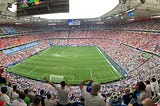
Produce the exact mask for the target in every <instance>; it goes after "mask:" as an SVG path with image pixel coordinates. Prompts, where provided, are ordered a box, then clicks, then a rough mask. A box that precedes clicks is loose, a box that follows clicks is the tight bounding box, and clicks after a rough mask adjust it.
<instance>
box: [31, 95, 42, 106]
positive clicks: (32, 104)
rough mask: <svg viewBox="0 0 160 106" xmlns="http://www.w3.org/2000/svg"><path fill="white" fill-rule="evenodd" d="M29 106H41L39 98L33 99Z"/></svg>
mask: <svg viewBox="0 0 160 106" xmlns="http://www.w3.org/2000/svg"><path fill="white" fill-rule="evenodd" d="M30 106H42V104H41V98H39V97H35V99H34V102H33V103H31V104H30Z"/></svg>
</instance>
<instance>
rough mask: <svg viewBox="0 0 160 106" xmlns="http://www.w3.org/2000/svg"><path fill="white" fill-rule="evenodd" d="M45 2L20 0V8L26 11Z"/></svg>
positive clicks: (41, 0) (46, 0)
mask: <svg viewBox="0 0 160 106" xmlns="http://www.w3.org/2000/svg"><path fill="white" fill-rule="evenodd" d="M47 2H48V0H20V8H23V9H27V8H30V7H32V6H38V5H41V4H44V3H47Z"/></svg>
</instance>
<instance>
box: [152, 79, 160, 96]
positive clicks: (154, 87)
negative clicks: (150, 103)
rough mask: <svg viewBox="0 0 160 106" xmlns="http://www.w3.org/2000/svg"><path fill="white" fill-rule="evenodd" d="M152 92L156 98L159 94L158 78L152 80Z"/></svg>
mask: <svg viewBox="0 0 160 106" xmlns="http://www.w3.org/2000/svg"><path fill="white" fill-rule="evenodd" d="M151 90H152V92H153V94H154V96H153V97H156V96H157V94H158V93H159V85H158V82H157V81H156V78H151Z"/></svg>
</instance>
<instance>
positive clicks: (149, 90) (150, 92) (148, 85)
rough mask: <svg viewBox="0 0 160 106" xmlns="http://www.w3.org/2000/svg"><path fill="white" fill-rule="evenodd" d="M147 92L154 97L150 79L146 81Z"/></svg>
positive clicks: (150, 96)
mask: <svg viewBox="0 0 160 106" xmlns="http://www.w3.org/2000/svg"><path fill="white" fill-rule="evenodd" d="M146 92H147V94H148V97H149V98H152V90H151V85H150V81H149V80H147V81H146Z"/></svg>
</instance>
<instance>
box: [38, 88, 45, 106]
mask: <svg viewBox="0 0 160 106" xmlns="http://www.w3.org/2000/svg"><path fill="white" fill-rule="evenodd" d="M36 96H37V97H40V99H41V104H42V106H45V103H44V100H45V98H46V97H45V95H44V90H41V91H40V95H36Z"/></svg>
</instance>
